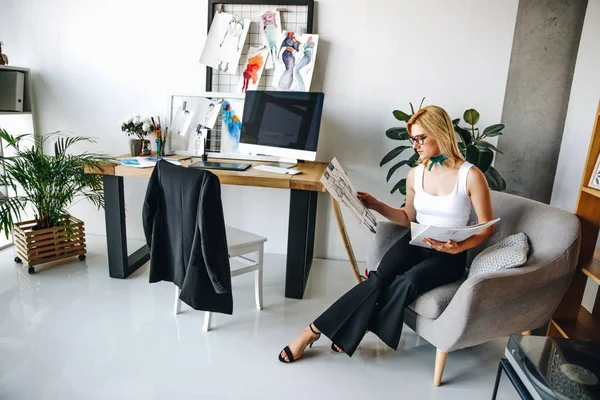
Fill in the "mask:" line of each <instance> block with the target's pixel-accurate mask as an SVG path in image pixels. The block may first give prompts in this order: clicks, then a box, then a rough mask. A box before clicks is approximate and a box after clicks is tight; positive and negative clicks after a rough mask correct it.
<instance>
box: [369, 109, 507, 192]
mask: <svg viewBox="0 0 600 400" xmlns="http://www.w3.org/2000/svg"><path fill="white" fill-rule="evenodd" d="M424 100H425V98H423V99H422V100H421V104H420V105H419V109H421V106H422V105H423V101H424ZM408 104H409V105H410V111H411V113H410V114H408V113H406V112H404V111H400V110H394V111H393V114H394V117H395V118H396V119H397V120H398V121H402V122H404V123H406V122H408V120H409V119H410V118H411V117H412V116H413V114H414V113H415V109H414V107H413V105H412V103H408ZM479 117H480V116H479V113H478V112H477V110H474V109H469V110H467V111H465V112H464V114H463V119H464V121H465V122H466V123H467V124H468V125H469V126H468V127H467V128H463V127H461V126H459V123H460V118H457V119H454V120H452V124H453V125H454V131H455V132H456V133H457V136H458V140H457V141H458V147H459V149H460V152H461V153H462V155H463V157H465V159H466V160H467V161H468V162H470V163H472V164H473V165H475V166H477V168H479V169H480V170H481V171H482V172H483V173H484V174H485V177H486V179H487V181H488V184H489V186H490V189H492V190H498V191H503V190H505V189H506V182H505V181H504V179H503V178H502V176H501V175H500V173H499V172H498V171H497V170H496V169H495V168H494V167H492V165H491V164H492V161H493V160H494V152H498V153H502V152H501V151H500V150H498V149H497V148H496V147H495V146H493V145H492V144H490V143H488V142H486V141H485V140H484V139H485V138H489V137H494V136H498V135H502V130H503V129H504V125H503V124H494V125H490V126H488V127H487V128H485V129H484V130H483V132H482V133H480V131H479V128H476V127H475V125H477V123H478V122H479ZM385 135H386V136H387V137H388V138H390V139H392V140H398V141H407V142H408V138H409V134H408V130H407V129H406V126H399V127H392V128H389V129H388V130H387V131H386V132H385ZM408 149H412V150H413V151H412V154H411V156H410V157H409V158H406V159H403V160H400V161H399V162H397V163H396V164H394V165H393V166H392V167H391V168H390V169H389V171H388V174H387V177H386V182H389V181H390V179H391V178H392V176H393V175H394V172H396V170H398V168H400V167H402V166H403V165H408V166H409V167H416V166H417V165H418V160H419V154H418V153H417V152H416V150H414V149H413V147H412V146H411V145H410V144H409V143H407V144H406V145H404V144H403V145H400V146H397V147H395V148H394V149H392V150H391V151H390V152H389V153H387V154H386V155H385V156H384V157H383V159H382V160H381V162H380V163H379V166H384V165H385V164H387V163H389V162H390V161H392V160H393V159H395V158H396V157H398V156H400V155H401V154H402V153H404V151H405V150H408ZM396 190H398V191H399V192H400V193H402V194H403V195H406V178H403V179H401V180H400V181H398V182H397V183H396V184H395V185H394V187H393V188H392V190H391V192H390V193H394V192H395V191H396Z"/></svg>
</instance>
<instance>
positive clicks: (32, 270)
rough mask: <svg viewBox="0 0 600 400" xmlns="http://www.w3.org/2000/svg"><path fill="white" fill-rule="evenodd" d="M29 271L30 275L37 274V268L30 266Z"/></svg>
mask: <svg viewBox="0 0 600 400" xmlns="http://www.w3.org/2000/svg"><path fill="white" fill-rule="evenodd" d="M27 272H29V275H33V274H35V268H33V267H29V269H28V270H27Z"/></svg>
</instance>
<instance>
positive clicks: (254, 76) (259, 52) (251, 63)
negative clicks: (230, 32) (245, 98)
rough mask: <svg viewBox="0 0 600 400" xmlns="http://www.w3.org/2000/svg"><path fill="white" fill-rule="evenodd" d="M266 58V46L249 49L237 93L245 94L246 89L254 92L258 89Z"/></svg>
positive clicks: (267, 53)
mask: <svg viewBox="0 0 600 400" xmlns="http://www.w3.org/2000/svg"><path fill="white" fill-rule="evenodd" d="M268 56H269V49H268V48H267V46H261V47H250V49H249V50H248V57H247V59H246V63H245V64H244V68H243V69H242V77H241V79H240V84H239V85H238V92H241V93H246V91H247V90H248V89H250V90H256V89H257V88H258V82H259V80H260V77H261V75H262V73H263V70H264V68H265V61H266V59H267V57H268Z"/></svg>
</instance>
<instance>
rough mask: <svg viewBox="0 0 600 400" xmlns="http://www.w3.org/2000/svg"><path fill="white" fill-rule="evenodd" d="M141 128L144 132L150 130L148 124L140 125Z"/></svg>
mask: <svg viewBox="0 0 600 400" xmlns="http://www.w3.org/2000/svg"><path fill="white" fill-rule="evenodd" d="M142 130H143V131H144V132H150V124H144V125H142Z"/></svg>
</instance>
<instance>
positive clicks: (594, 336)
mask: <svg viewBox="0 0 600 400" xmlns="http://www.w3.org/2000/svg"><path fill="white" fill-rule="evenodd" d="M599 155H600V104H598V110H597V112H596V117H595V122H594V130H593V131H592V138H591V140H590V147H589V150H588V154H587V158H586V162H585V169H584V171H583V178H582V180H581V187H580V190H579V196H578V198H577V206H576V208H575V215H577V216H578V217H579V219H580V221H581V250H580V252H579V260H578V263H577V265H578V267H577V271H575V275H574V276H573V281H572V282H571V285H570V286H569V289H568V290H567V292H566V293H565V295H564V297H563V299H562V300H561V302H560V304H559V306H558V308H557V309H556V311H555V312H554V315H553V317H552V320H551V321H550V325H549V327H548V336H554V337H565V338H571V339H586V340H594V341H600V290H599V291H598V293H597V294H596V299H595V301H594V305H593V309H592V312H589V311H588V310H587V309H586V308H584V307H583V306H582V305H581V301H582V299H583V293H584V291H585V287H586V284H587V282H588V280H589V279H591V280H592V281H593V282H594V283H596V284H597V285H600V248H597V247H596V241H597V239H598V231H599V230H600V190H598V189H594V188H590V187H588V183H589V181H590V178H591V176H592V173H593V170H594V167H595V165H596V160H597V159H598V156H599Z"/></svg>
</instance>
